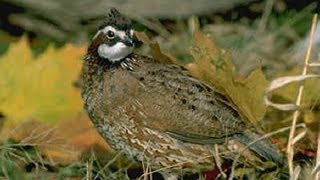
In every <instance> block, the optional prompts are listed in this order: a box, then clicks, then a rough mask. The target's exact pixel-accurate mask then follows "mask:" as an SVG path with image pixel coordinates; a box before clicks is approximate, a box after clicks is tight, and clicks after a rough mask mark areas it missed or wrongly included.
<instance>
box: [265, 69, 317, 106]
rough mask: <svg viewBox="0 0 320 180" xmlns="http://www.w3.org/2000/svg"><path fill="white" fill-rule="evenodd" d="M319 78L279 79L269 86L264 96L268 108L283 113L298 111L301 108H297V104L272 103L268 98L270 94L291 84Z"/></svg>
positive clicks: (288, 77) (289, 77)
mask: <svg viewBox="0 0 320 180" xmlns="http://www.w3.org/2000/svg"><path fill="white" fill-rule="evenodd" d="M319 77H320V75H316V74H307V75H300V76H284V77H280V78H277V79H275V80H273V81H272V82H271V83H270V84H269V86H268V88H267V90H266V92H265V95H264V102H265V104H266V105H267V106H271V107H273V108H276V109H279V110H282V111H290V110H297V109H298V108H299V106H297V105H296V104H292V103H289V104H278V103H274V102H272V101H271V100H270V99H269V98H268V94H270V92H272V91H273V90H275V89H278V88H281V87H283V86H286V85H287V84H289V83H293V82H301V81H304V80H306V79H309V78H319Z"/></svg>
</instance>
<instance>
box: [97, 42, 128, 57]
mask: <svg viewBox="0 0 320 180" xmlns="http://www.w3.org/2000/svg"><path fill="white" fill-rule="evenodd" d="M132 51H133V47H131V46H126V45H125V44H124V43H122V42H117V43H116V44H115V45H113V46H108V45H106V44H101V45H100V46H99V47H98V54H99V56H100V57H103V58H106V59H108V60H110V61H111V62H117V61H119V60H121V59H123V58H125V57H126V56H128V55H129V54H130V53H132Z"/></svg>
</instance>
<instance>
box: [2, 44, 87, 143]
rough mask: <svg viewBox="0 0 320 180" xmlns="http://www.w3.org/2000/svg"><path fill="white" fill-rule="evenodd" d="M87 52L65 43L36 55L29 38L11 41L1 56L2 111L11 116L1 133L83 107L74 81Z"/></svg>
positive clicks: (55, 119) (74, 112) (71, 113)
mask: <svg viewBox="0 0 320 180" xmlns="http://www.w3.org/2000/svg"><path fill="white" fill-rule="evenodd" d="M84 53H85V48H84V47H75V46H72V45H65V46H64V47H63V48H61V49H55V48H53V47H49V48H48V49H47V50H46V51H45V52H44V53H43V54H41V55H40V56H38V57H34V56H33V55H32V51H31V49H30V47H29V44H28V43H27V40H26V38H22V39H21V40H20V41H19V42H16V43H12V44H11V45H10V47H9V49H8V51H7V52H6V54H4V55H3V56H2V57H1V58H0V87H1V88H0V99H1V101H0V112H1V113H2V114H4V115H5V116H6V119H7V120H6V122H5V124H4V128H3V130H2V132H1V137H3V136H5V135H6V134H8V133H9V132H10V131H11V130H12V129H13V128H14V127H16V126H17V125H19V124H22V123H23V122H25V121H28V120H31V119H32V120H36V121H41V122H45V123H55V122H58V121H59V120H61V119H63V118H64V119H68V118H71V117H74V116H76V115H77V114H78V113H79V112H81V111H82V101H81V98H80V91H79V89H76V88H75V87H73V83H74V82H75V81H76V79H77V78H78V75H79V72H80V69H81V63H82V61H81V59H82V56H83V55H84Z"/></svg>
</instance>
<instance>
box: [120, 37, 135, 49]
mask: <svg viewBox="0 0 320 180" xmlns="http://www.w3.org/2000/svg"><path fill="white" fill-rule="evenodd" d="M122 42H123V43H124V44H125V45H126V46H130V47H133V46H134V43H133V38H132V37H130V36H126V38H125V39H124V40H123V41H122Z"/></svg>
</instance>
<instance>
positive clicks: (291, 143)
mask: <svg viewBox="0 0 320 180" xmlns="http://www.w3.org/2000/svg"><path fill="white" fill-rule="evenodd" d="M317 19H318V14H315V15H314V16H313V20H312V26H311V31H310V38H309V43H308V49H307V53H306V57H305V62H304V67H303V72H302V75H306V74H307V70H308V64H309V60H310V54H311V49H312V41H313V37H314V32H315V28H316V24H317ZM303 89H304V85H301V86H300V87H299V92H298V96H297V99H296V105H297V106H300V104H301V99H302V93H303ZM299 115H300V112H299V111H298V110H296V111H295V112H294V114H293V119H292V125H291V129H290V133H289V140H288V145H287V158H288V165H289V173H290V178H291V179H295V178H297V177H298V176H299V172H298V171H295V170H294V169H295V168H294V166H293V155H294V143H295V142H294V138H295V130H296V124H297V119H298V117H299Z"/></svg>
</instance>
